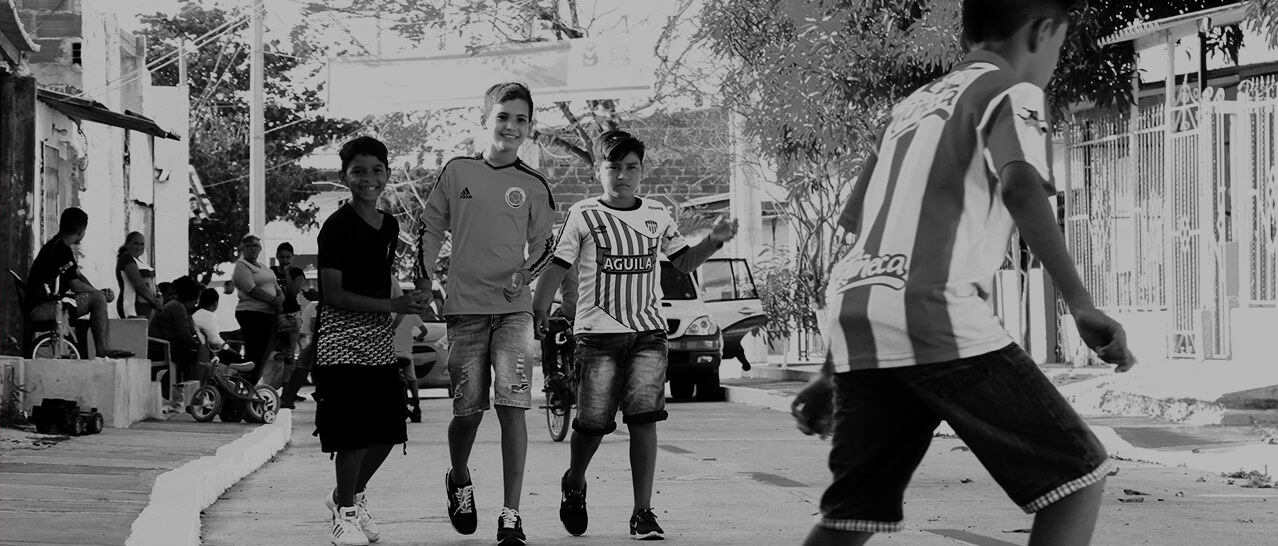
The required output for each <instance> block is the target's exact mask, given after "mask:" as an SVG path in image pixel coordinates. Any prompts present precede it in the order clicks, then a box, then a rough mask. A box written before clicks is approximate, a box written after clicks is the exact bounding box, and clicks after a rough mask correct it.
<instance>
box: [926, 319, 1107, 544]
mask: <svg viewBox="0 0 1278 546" xmlns="http://www.w3.org/2000/svg"><path fill="white" fill-rule="evenodd" d="M901 377H902V378H903V380H904V381H906V383H908V384H909V388H910V389H911V390H912V391H913V393H914V396H915V397H917V399H918V400H919V401H920V402H922V403H923V404H925V405H927V406H929V407H931V408H932V409H933V411H935V412H936V413H937V414H938V415H940V416H941V417H943V418H944V419H945V420H946V421H947V422H949V424H950V426H952V427H953V428H954V431H955V432H956V433H958V435H959V437H960V438H962V439H963V441H964V442H966V443H967V445H968V447H970V448H971V449H972V453H973V454H974V455H976V457H977V458H978V459H979V460H980V461H981V464H983V465H984V466H985V468H986V470H988V471H989V472H990V475H991V476H992V477H993V478H994V480H995V481H997V482H998V484H999V485H1000V486H1001V487H1002V488H1003V490H1004V491H1005V492H1006V493H1007V495H1008V496H1009V497H1011V498H1012V500H1013V501H1015V502H1016V503H1017V505H1019V506H1020V507H1021V509H1022V510H1024V511H1025V512H1027V513H1036V512H1037V513H1038V514H1039V515H1038V516H1037V517H1036V518H1035V524H1034V532H1033V535H1032V537H1031V539H1030V544H1034V545H1046V544H1053V545H1054V544H1087V543H1088V541H1089V540H1090V537H1091V534H1092V531H1093V528H1094V526H1095V524H1096V513H1097V510H1098V507H1099V503H1100V494H1101V491H1102V489H1103V483H1104V481H1105V475H1106V473H1107V472H1108V471H1109V468H1110V466H1111V463H1110V461H1109V455H1108V451H1107V450H1106V449H1105V446H1104V445H1102V444H1101V443H1100V441H1099V440H1098V439H1097V438H1096V436H1095V434H1093V433H1092V431H1091V428H1090V427H1088V425H1087V423H1085V422H1084V421H1083V420H1082V418H1081V417H1079V416H1078V414H1077V413H1076V412H1075V411H1074V409H1073V408H1072V407H1071V406H1070V404H1069V402H1068V401H1066V400H1065V398H1064V397H1063V396H1062V395H1061V394H1060V391H1058V390H1057V389H1056V387H1055V386H1053V385H1052V383H1051V381H1049V380H1048V379H1047V378H1046V377H1045V376H1044V375H1043V372H1042V371H1040V370H1039V368H1038V365H1037V364H1036V363H1035V362H1034V360H1033V359H1032V358H1031V357H1030V356H1029V355H1028V354H1026V353H1025V351H1023V350H1022V349H1021V348H1020V347H1019V346H1017V345H1015V344H1009V345H1008V346H1006V347H1004V348H1002V349H999V350H996V351H992V352H989V353H986V354H983V355H979V356H975V357H970V358H964V359H960V360H956V361H953V362H949V363H944V364H935V365H929V366H922V367H917V368H913V369H906V370H902V372H901Z"/></svg>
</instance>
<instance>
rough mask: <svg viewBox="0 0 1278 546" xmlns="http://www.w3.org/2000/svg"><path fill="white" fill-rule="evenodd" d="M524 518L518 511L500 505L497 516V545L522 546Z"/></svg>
mask: <svg viewBox="0 0 1278 546" xmlns="http://www.w3.org/2000/svg"><path fill="white" fill-rule="evenodd" d="M525 539H526V537H525V536H524V520H523V519H522V518H520V517H519V511H518V510H514V509H511V508H506V507H504V506H503V507H502V509H501V514H500V515H498V516H497V546H524V540H525Z"/></svg>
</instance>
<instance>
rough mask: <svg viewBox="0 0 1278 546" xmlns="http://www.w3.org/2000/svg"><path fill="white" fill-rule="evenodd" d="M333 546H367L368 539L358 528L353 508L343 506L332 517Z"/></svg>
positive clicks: (357, 516) (356, 515) (357, 517)
mask: <svg viewBox="0 0 1278 546" xmlns="http://www.w3.org/2000/svg"><path fill="white" fill-rule="evenodd" d="M331 541H332V543H333V546H368V537H366V536H364V531H361V530H360V528H359V515H358V513H357V512H356V510H355V507H354V506H343V507H340V508H338V509H337V512H336V513H335V515H334V516H333V537H332V539H331Z"/></svg>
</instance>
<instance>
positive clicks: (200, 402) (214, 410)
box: [187, 385, 223, 423]
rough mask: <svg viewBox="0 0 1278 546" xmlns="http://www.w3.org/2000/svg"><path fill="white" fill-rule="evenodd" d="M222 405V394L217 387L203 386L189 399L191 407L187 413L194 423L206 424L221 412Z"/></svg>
mask: <svg viewBox="0 0 1278 546" xmlns="http://www.w3.org/2000/svg"><path fill="white" fill-rule="evenodd" d="M222 403H223V402H222V393H221V392H219V391H218V390H217V387H214V386H212V385H204V386H202V387H200V388H199V390H197V391H195V395H194V396H192V397H191V405H190V407H189V408H188V409H187V411H189V412H191V417H194V418H195V420H196V421H199V422H201V423H207V422H209V421H212V420H213V417H214V416H216V415H217V414H218V413H220V412H221V411H222Z"/></svg>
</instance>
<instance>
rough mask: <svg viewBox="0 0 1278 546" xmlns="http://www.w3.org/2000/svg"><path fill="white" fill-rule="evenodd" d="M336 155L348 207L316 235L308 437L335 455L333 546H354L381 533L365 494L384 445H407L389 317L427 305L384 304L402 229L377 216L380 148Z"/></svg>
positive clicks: (366, 142) (365, 145)
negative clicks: (318, 300)
mask: <svg viewBox="0 0 1278 546" xmlns="http://www.w3.org/2000/svg"><path fill="white" fill-rule="evenodd" d="M339 155H340V156H341V159H342V171H341V174H340V177H341V181H342V183H343V184H346V186H347V187H349V188H350V190H351V199H350V201H348V202H347V203H346V204H345V205H342V207H341V208H340V209H338V210H337V212H334V213H333V214H332V215H331V216H329V217H328V219H327V220H325V221H324V227H323V228H321V229H320V234H319V270H320V289H321V294H322V298H323V299H322V304H321V306H320V313H319V319H318V323H319V329H318V333H317V335H316V340H315V345H316V362H315V368H314V377H315V402H316V410H315V433H316V434H317V435H318V436H319V438H320V448H321V449H323V451H324V452H325V453H334V454H335V461H336V474H337V487H336V488H335V489H334V490H333V492H332V494H330V495H325V497H324V504H325V505H326V506H328V509H329V510H330V511H331V512H332V516H333V527H332V542H333V544H334V545H359V544H368V543H369V542H376V541H377V539H378V538H380V534H381V533H380V529H379V527H378V525H377V522H376V521H375V520H374V519H373V517H372V515H370V514H369V512H368V499H367V497H366V495H365V493H364V489H365V487H366V486H367V485H368V482H369V480H370V479H372V477H373V475H374V474H375V473H376V472H377V469H378V468H379V467H380V466H381V464H382V462H383V461H385V460H386V456H387V455H388V454H389V453H390V450H391V446H393V445H394V444H400V443H404V442H407V441H408V434H407V427H406V425H405V423H404V419H405V417H407V411H406V409H405V407H404V404H403V385H404V384H403V382H402V381H401V380H400V376H399V368H398V367H397V366H396V365H395V348H394V337H395V336H394V330H393V329H392V328H391V322H392V318H391V316H392V314H393V313H400V314H408V313H420V312H421V311H422V309H423V308H424V307H425V305H424V302H423V300H424V298H423V297H422V296H421V294H420V293H417V292H414V293H412V294H408V295H404V296H400V297H397V298H394V299H392V298H391V268H392V265H393V263H394V259H395V247H396V243H397V241H398V239H399V223H398V222H397V221H396V220H395V217H394V216H391V215H390V214H387V213H385V212H382V211H380V210H378V209H377V199H378V197H380V196H381V195H382V191H383V190H384V189H385V187H386V181H387V177H388V175H387V168H386V165H387V157H386V155H387V152H386V146H385V145H384V144H382V143H381V142H379V141H377V140H376V139H373V138H370V137H359V138H356V139H354V140H351V141H350V142H347V143H346V144H344V145H343V146H342V149H341V151H340V152H339Z"/></svg>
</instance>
